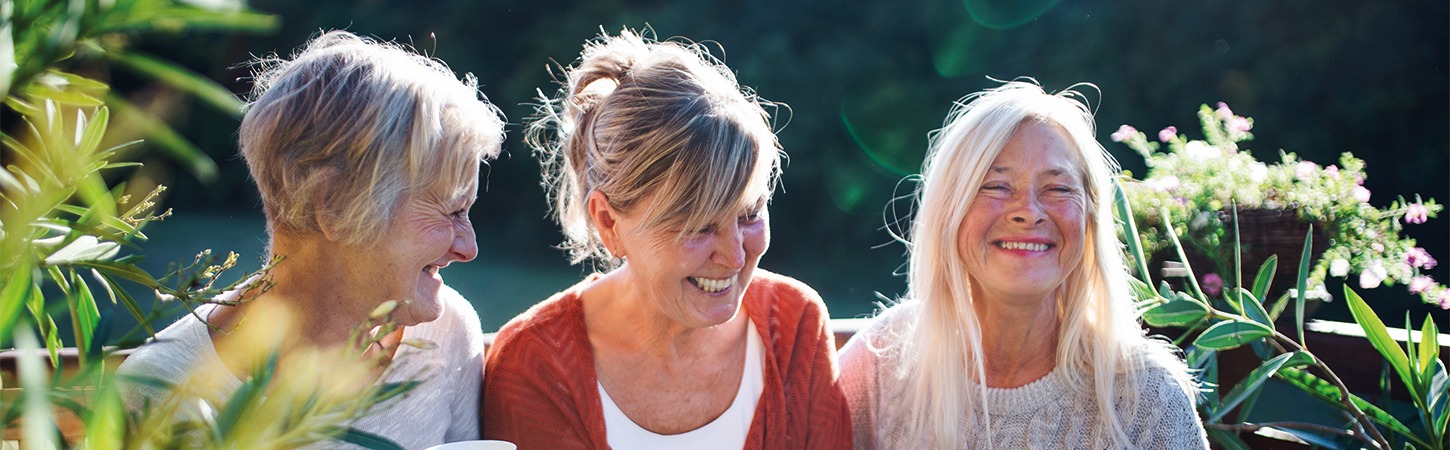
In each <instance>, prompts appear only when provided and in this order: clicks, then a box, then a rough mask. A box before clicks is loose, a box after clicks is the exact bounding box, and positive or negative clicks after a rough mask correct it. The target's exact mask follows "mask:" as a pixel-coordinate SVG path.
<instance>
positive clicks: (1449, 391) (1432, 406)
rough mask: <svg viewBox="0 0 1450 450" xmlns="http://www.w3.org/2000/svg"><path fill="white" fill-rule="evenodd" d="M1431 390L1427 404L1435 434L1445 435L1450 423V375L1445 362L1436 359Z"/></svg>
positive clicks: (1431, 371) (1431, 374) (1433, 365)
mask: <svg viewBox="0 0 1450 450" xmlns="http://www.w3.org/2000/svg"><path fill="white" fill-rule="evenodd" d="M1429 379H1430V392H1429V394H1430V395H1429V397H1428V398H1426V399H1425V400H1426V401H1425V404H1426V405H1429V413H1430V414H1429V415H1430V423H1432V424H1433V425H1434V426H1433V428H1432V429H1431V432H1432V433H1433V434H1434V436H1438V437H1440V438H1441V439H1442V440H1443V439H1444V437H1445V431H1446V426H1447V425H1450V376H1447V375H1446V373H1445V363H1443V362H1441V361H1440V360H1435V363H1434V364H1432V365H1431V370H1430V376H1429Z"/></svg>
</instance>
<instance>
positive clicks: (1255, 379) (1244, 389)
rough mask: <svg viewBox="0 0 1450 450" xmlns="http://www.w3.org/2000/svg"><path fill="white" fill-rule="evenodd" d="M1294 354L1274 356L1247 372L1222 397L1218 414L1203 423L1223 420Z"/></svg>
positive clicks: (1257, 390)
mask: <svg viewBox="0 0 1450 450" xmlns="http://www.w3.org/2000/svg"><path fill="white" fill-rule="evenodd" d="M1296 354H1297V352H1296V353H1284V354H1282V355H1279V356H1275V357H1274V358H1272V359H1270V360H1268V361H1264V363H1263V364H1260V365H1259V367H1258V368H1255V369H1254V370H1253V371H1251V372H1249V374H1248V375H1245V376H1244V379H1243V381H1240V382H1239V384H1238V385H1237V386H1234V388H1233V390H1230V391H1229V392H1228V394H1226V395H1224V397H1223V404H1222V406H1221V407H1220V408H1219V410H1218V412H1216V413H1214V415H1212V416H1209V418H1208V420H1205V421H1204V422H1205V423H1218V422H1219V420H1220V419H1223V416H1224V415H1226V414H1228V412H1229V411H1230V410H1232V409H1234V407H1235V406H1238V405H1239V404H1240V403H1242V402H1243V401H1244V399H1246V398H1248V396H1249V395H1251V394H1254V393H1257V392H1259V389H1260V388H1261V387H1263V385H1264V382H1265V381H1268V379H1269V377H1272V376H1274V374H1275V373H1278V372H1279V369H1280V368H1282V367H1284V364H1285V363H1288V362H1289V361H1290V359H1292V358H1294V357H1295V355H1296Z"/></svg>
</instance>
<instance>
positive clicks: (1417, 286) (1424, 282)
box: [1410, 275, 1435, 294]
mask: <svg viewBox="0 0 1450 450" xmlns="http://www.w3.org/2000/svg"><path fill="white" fill-rule="evenodd" d="M1434 285H1435V280H1434V279H1433V278H1430V277H1427V276H1423V275H1421V276H1418V277H1415V278H1413V279H1410V293H1411V294H1419V293H1421V292H1425V290H1426V289H1430V286H1434Z"/></svg>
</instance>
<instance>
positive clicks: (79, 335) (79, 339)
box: [71, 272, 101, 349]
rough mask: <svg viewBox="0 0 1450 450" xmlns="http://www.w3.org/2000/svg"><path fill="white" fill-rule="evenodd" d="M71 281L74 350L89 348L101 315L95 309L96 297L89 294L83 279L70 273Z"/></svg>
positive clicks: (89, 289)
mask: <svg viewBox="0 0 1450 450" xmlns="http://www.w3.org/2000/svg"><path fill="white" fill-rule="evenodd" d="M71 281H72V284H73V285H74V286H75V293H76V295H75V296H73V297H72V298H73V301H74V303H73V304H72V305H71V318H72V320H73V321H74V322H73V323H72V324H71V326H73V327H74V328H75V329H74V333H75V335H76V348H79V349H86V348H90V347H91V339H93V338H94V337H95V332H96V326H97V325H98V324H100V321H101V313H100V311H99V310H97V309H96V297H95V296H94V295H92V294H91V287H90V285H88V284H86V280H85V278H82V277H79V276H75V273H74V272H72V273H71Z"/></svg>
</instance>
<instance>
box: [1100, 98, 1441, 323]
mask: <svg viewBox="0 0 1450 450" xmlns="http://www.w3.org/2000/svg"><path fill="white" fill-rule="evenodd" d="M1198 117H1199V121H1200V122H1201V123H1202V125H1203V133H1204V137H1205V138H1204V139H1203V140H1191V139H1188V138H1187V137H1185V136H1184V135H1181V134H1179V133H1178V129H1177V128H1176V127H1172V126H1170V127H1167V128H1164V129H1163V130H1162V131H1159V132H1158V136H1157V137H1158V142H1152V141H1149V140H1148V137H1147V136H1146V135H1145V134H1144V133H1142V132H1140V131H1138V130H1136V129H1134V128H1133V127H1131V126H1128V125H1123V126H1122V127H1121V128H1119V129H1118V130H1117V132H1115V133H1113V134H1112V140H1113V141H1115V142H1122V143H1123V144H1125V145H1127V146H1128V147H1130V148H1132V149H1133V150H1136V151H1137V152H1138V153H1139V154H1141V155H1142V156H1143V158H1144V160H1145V161H1146V162H1147V165H1148V170H1147V176H1146V177H1144V178H1143V179H1142V180H1141V181H1137V182H1132V181H1129V182H1125V183H1124V185H1123V189H1124V193H1125V194H1126V195H1127V197H1128V198H1129V200H1130V201H1131V203H1132V204H1133V205H1134V208H1133V216H1134V220H1135V221H1136V222H1137V223H1139V228H1138V229H1139V234H1140V236H1139V237H1140V239H1141V241H1142V242H1143V245H1144V248H1143V251H1144V252H1145V253H1146V254H1149V255H1152V254H1155V253H1157V252H1160V251H1164V250H1171V249H1172V248H1173V247H1172V244H1171V243H1170V242H1169V240H1168V239H1169V238H1168V236H1167V235H1166V234H1165V232H1164V231H1163V229H1162V227H1160V226H1158V225H1160V224H1165V223H1166V224H1172V225H1173V226H1174V227H1175V230H1176V232H1177V233H1178V235H1179V236H1180V237H1182V238H1183V239H1184V246H1185V247H1192V248H1195V249H1197V250H1198V251H1201V252H1203V253H1204V254H1206V255H1207V256H1208V258H1209V259H1210V260H1211V261H1212V262H1213V263H1214V264H1213V265H1214V266H1217V267H1208V268H1207V269H1216V270H1217V272H1218V273H1205V274H1202V275H1200V278H1201V279H1200V280H1199V281H1200V284H1202V285H1203V286H1204V288H1205V290H1206V291H1217V290H1219V289H1222V287H1223V285H1224V278H1223V276H1222V275H1219V274H1229V273H1234V272H1233V270H1234V267H1233V265H1232V264H1233V258H1234V256H1233V253H1231V249H1232V248H1233V243H1234V234H1233V229H1232V228H1231V227H1232V222H1230V221H1231V220H1232V219H1231V217H1232V214H1234V210H1233V209H1232V207H1234V206H1237V211H1239V212H1242V211H1246V210H1279V211H1283V212H1284V213H1285V214H1292V216H1293V217H1294V218H1296V219H1297V220H1298V221H1299V222H1302V223H1306V224H1310V225H1312V226H1313V227H1314V230H1315V231H1316V232H1318V233H1322V234H1320V236H1323V237H1326V238H1327V240H1328V246H1327V248H1325V249H1324V253H1323V254H1322V255H1321V256H1320V257H1319V258H1318V260H1316V261H1314V262H1312V263H1311V264H1312V266H1311V269H1310V272H1309V277H1308V282H1307V289H1306V291H1305V296H1306V297H1310V298H1320V299H1326V300H1327V299H1329V293H1328V291H1327V290H1326V289H1325V287H1324V279H1325V277H1326V276H1332V277H1337V278H1350V277H1352V276H1353V277H1355V278H1356V279H1357V281H1358V285H1359V287H1361V288H1364V289H1370V288H1374V287H1378V286H1380V285H1381V284H1383V285H1386V286H1393V285H1395V284H1403V285H1405V286H1407V287H1408V289H1409V291H1410V293H1412V294H1416V295H1419V296H1420V299H1421V300H1423V301H1425V302H1429V303H1436V304H1438V305H1439V306H1440V307H1441V308H1445V309H1450V289H1447V288H1446V287H1445V285H1443V284H1441V283H1438V282H1436V281H1435V280H1434V279H1432V278H1431V277H1429V276H1428V275H1427V274H1425V273H1423V272H1422V271H1424V270H1427V269H1430V268H1432V267H1434V266H1435V264H1436V261H1435V259H1434V258H1432V257H1431V256H1430V254H1429V252H1426V251H1425V249H1423V248H1420V247H1417V246H1416V245H1415V240H1414V239H1411V238H1408V237H1405V236H1403V235H1402V234H1401V230H1402V227H1403V226H1404V225H1405V224H1420V223H1424V222H1425V221H1426V220H1428V219H1430V218H1434V217H1436V215H1437V213H1439V212H1440V211H1441V210H1442V209H1443V206H1442V205H1439V204H1437V203H1435V200H1434V199H1429V200H1422V199H1421V198H1420V197H1419V196H1418V195H1417V196H1415V200H1414V201H1413V202H1410V201H1408V200H1406V199H1404V198H1398V199H1396V200H1395V201H1393V202H1391V203H1390V205H1389V206H1388V207H1385V208H1383V209H1381V208H1377V207H1375V206H1372V205H1370V204H1369V199H1370V190H1369V189H1368V188H1366V187H1365V186H1364V181H1365V173H1364V161H1363V160H1360V159H1358V158H1355V157H1354V155H1352V154H1350V153H1348V152H1346V153H1344V154H1342V155H1341V156H1340V158H1339V164H1338V165H1328V166H1321V165H1319V164H1316V163H1314V162H1311V161H1307V160H1303V159H1299V158H1298V157H1297V156H1295V155H1294V154H1293V153H1285V152H1283V151H1280V152H1279V153H1280V154H1279V159H1280V160H1279V162H1277V163H1274V164H1266V163H1264V162H1262V161H1260V160H1258V159H1255V158H1254V156H1253V155H1252V154H1251V153H1250V151H1249V150H1247V149H1241V148H1239V144H1240V143H1243V142H1247V141H1249V140H1251V139H1253V134H1252V133H1250V130H1252V129H1253V124H1254V122H1253V119H1250V118H1248V117H1243V116H1238V115H1235V114H1234V113H1233V111H1232V110H1230V109H1229V107H1228V105H1225V104H1223V103H1219V104H1218V108H1216V109H1215V108H1210V107H1209V106H1208V105H1203V106H1202V107H1200V108H1199V112H1198ZM1160 142H1161V143H1163V144H1166V145H1167V147H1168V150H1167V151H1159V147H1160V145H1159V143H1160ZM1127 175H1128V176H1129V177H1131V175H1132V174H1131V173H1128V174H1127ZM1226 208H1228V211H1226V210H1225V209H1226ZM1163 214H1167V217H1163ZM1241 231H1247V230H1241ZM1301 236H1302V235H1301ZM1300 242H1302V237H1301V238H1300ZM1279 256H1280V257H1281V258H1289V259H1291V260H1292V259H1297V258H1293V256H1295V255H1279ZM1210 293H1211V294H1215V295H1216V294H1217V292H1210Z"/></svg>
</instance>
